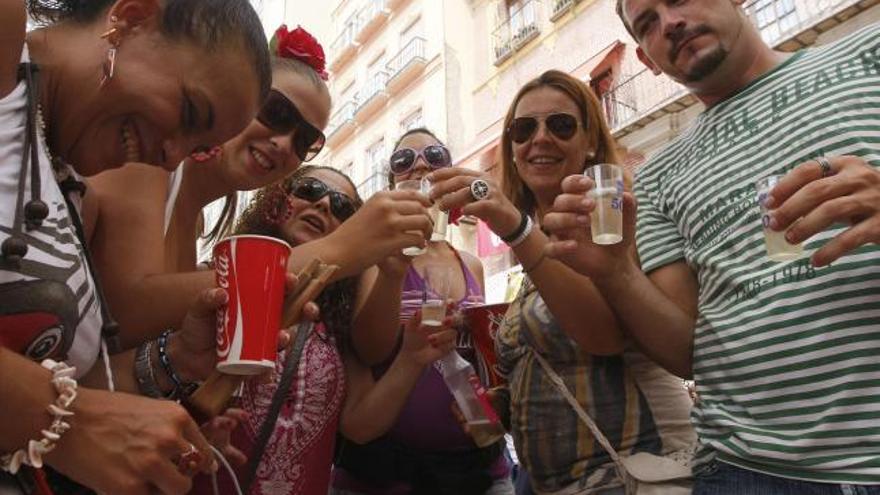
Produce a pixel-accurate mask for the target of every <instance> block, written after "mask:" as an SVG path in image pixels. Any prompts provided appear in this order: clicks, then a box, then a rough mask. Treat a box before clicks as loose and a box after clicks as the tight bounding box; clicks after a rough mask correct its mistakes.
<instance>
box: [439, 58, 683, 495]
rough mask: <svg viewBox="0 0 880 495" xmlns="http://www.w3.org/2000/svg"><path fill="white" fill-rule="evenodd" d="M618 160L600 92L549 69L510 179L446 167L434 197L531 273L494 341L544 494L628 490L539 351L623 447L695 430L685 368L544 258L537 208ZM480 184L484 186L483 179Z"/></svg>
mask: <svg viewBox="0 0 880 495" xmlns="http://www.w3.org/2000/svg"><path fill="white" fill-rule="evenodd" d="M597 163H619V157H618V156H617V148H616V144H615V143H614V140H613V138H612V137H611V134H610V132H609V131H608V126H607V124H606V123H605V121H604V119H603V117H602V110H601V107H600V105H599V102H598V100H597V99H596V97H595V95H593V93H592V92H591V91H590V89H589V88H588V87H587V86H586V84H584V83H583V82H582V81H579V80H577V79H575V78H574V77H572V76H570V75H568V74H565V73H563V72H559V71H548V72H545V73H544V74H542V75H541V76H539V77H538V78H536V79H534V80H532V81H530V82H528V83H527V84H526V85H524V86H523V87H522V88H521V89H520V90H519V92H518V93H517V95H516V96H515V98H514V100H513V102H512V103H511V105H510V108H509V110H508V112H507V115H506V117H505V120H504V130H503V131H502V135H501V167H502V173H503V182H502V183H501V184H500V185H499V184H497V183H496V181H495V180H493V179H492V177H490V176H488V175H486V174H483V173H481V172H478V171H473V170H465V169H459V168H453V169H442V170H437V171H435V172H433V173H432V174H431V176H430V177H431V179H432V180H433V182H434V190H433V193H432V197H434V198H435V199H437V200H440V204H441V207H443V208H456V207H461V208H463V212H464V213H465V214H470V215H475V216H477V217H479V218H480V219H482V220H483V221H485V222H486V224H487V225H488V226H489V228H491V229H492V230H493V231H494V232H495V233H496V234H497V235H498V236H499V237H501V238H502V239H503V240H505V242H507V244H508V245H509V246H510V247H511V248H512V249H513V252H514V253H515V254H516V257H517V259H518V260H519V261H520V263H522V266H523V271H524V272H525V274H526V277H525V278H524V280H523V284H522V286H521V287H520V290H519V294H518V296H517V298H516V300H515V301H514V302H513V303H512V304H511V306H510V308H509V309H508V312H507V315H506V317H505V320H504V323H503V324H502V325H501V328H499V330H498V334H497V337H496V341H495V346H496V351H497V357H498V366H499V368H500V371H501V372H502V374H503V375H505V376H506V379H507V385H506V386H505V387H503V388H501V389H496V390H494V392H495V398H496V399H497V400H496V404H497V405H498V409H499V410H500V411H502V412H507V413H508V414H504V415H505V416H508V417H509V421H510V429H511V430H510V431H511V433H512V434H513V438H514V443H515V445H516V449H517V455H518V457H519V459H520V461H521V462H522V464H523V466H524V468H525V470H526V471H527V472H528V474H529V476H530V478H531V486H532V489H533V490H534V491H535V492H536V493H539V494H548V493H552V494H572V495H573V494H580V493H602V494H609V495H611V494H618V493H619V494H622V493H623V488H622V487H621V486H620V485H621V483H620V480H619V479H617V477H616V476H615V470H614V463H613V462H612V461H611V458H610V456H609V455H608V454H607V453H606V452H605V450H604V449H603V448H602V447H601V446H600V445H599V444H598V443H597V442H596V440H595V438H594V436H593V435H592V433H591V432H590V430H589V429H588V427H587V426H586V425H585V424H584V423H582V422H581V420H580V419H579V418H578V415H577V413H576V412H575V410H574V408H573V407H572V406H571V405H570V404H569V403H568V402H566V400H565V399H564V398H563V396H562V395H561V392H560V390H558V389H557V388H556V387H555V386H554V385H553V382H552V381H551V380H550V376H551V375H550V373H549V372H548V371H547V369H545V368H544V367H543V366H542V365H541V363H540V360H539V357H538V356H540V357H543V358H544V359H545V361H546V362H547V363H549V367H550V370H552V371H553V372H554V373H555V374H557V375H558V376H560V377H561V378H562V380H563V382H564V383H565V385H566V387H567V388H568V390H569V391H570V393H571V394H572V395H573V396H574V397H575V398H576V400H577V402H578V404H579V407H580V408H582V409H584V410H586V411H590V412H591V416H592V417H593V420H594V421H595V423H596V424H597V425H598V427H599V429H600V430H601V431H602V432H604V434H605V436H606V437H608V438H610V441H611V443H612V445H613V446H614V448H615V449H616V450H617V452H618V453H620V454H621V455H629V454H632V453H635V452H648V453H653V454H659V455H665V454H668V453H672V452H676V451H680V450H685V449H687V448H688V447H689V446H690V445H691V443H692V442H693V440H694V438H695V437H694V433H693V430H692V429H691V426H690V424H689V421H688V410H689V402H690V401H689V400H688V397H687V393H686V391H685V389H684V387H682V385H681V382H680V380H678V379H676V378H675V377H673V376H672V375H670V374H668V373H666V372H665V371H663V370H662V369H661V368H659V367H658V366H657V365H656V364H654V363H653V362H651V361H649V360H648V359H647V358H646V357H644V356H643V355H641V354H640V353H639V352H637V351H636V350H635V349H633V348H632V346H631V345H630V343H629V342H628V341H627V339H626V338H625V336H624V333H623V331H622V329H621V328H620V326H619V323H618V321H617V318H616V317H615V315H614V313H613V312H612V311H611V310H610V308H609V307H608V305H607V304H606V302H605V301H604V300H603V298H602V297H601V295H600V294H599V293H598V292H597V291H596V288H595V287H594V286H593V285H592V282H591V281H590V279H589V278H587V277H584V276H581V275H578V274H577V273H575V272H574V271H572V270H570V269H569V268H568V267H566V266H564V265H563V264H562V263H559V262H557V261H555V260H550V259H546V258H545V257H544V255H543V254H542V253H543V247H544V245H545V244H546V243H547V242H548V238H547V236H546V235H545V234H544V233H543V232H542V231H541V229H540V225H539V224H538V222H540V220H539V219H541V218H543V216H544V214H545V213H546V212H547V211H548V210H549V209H550V207H551V206H552V204H553V200H554V198H555V197H556V196H557V195H559V194H560V193H561V192H562V191H561V186H560V183H561V182H562V179H563V178H564V177H566V176H568V175H571V174H575V173H582V172H583V171H584V170H585V169H586V167H588V166H590V165H593V164H597ZM477 186H479V187H477Z"/></svg>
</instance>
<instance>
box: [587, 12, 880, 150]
mask: <svg viewBox="0 0 880 495" xmlns="http://www.w3.org/2000/svg"><path fill="white" fill-rule="evenodd" d="M874 3H875V0H749V1H748V2H746V4H745V5H744V7H743V8H745V10H746V12H747V13H748V15H749V17H750V18H751V20H752V22H754V23H755V25H756V26H758V28H759V30H760V31H761V35H762V36H763V37H764V40H765V41H766V42H767V43H768V44H770V45H771V46H773V47H775V48H778V49H781V50H794V49H797V48H800V47H802V46H805V45H809V44H812V43H814V42H815V39H816V36H817V35H818V33H819V32H820V31H826V30H828V29H830V28H831V27H833V26H834V25H837V24H839V23H840V22H842V19H845V18H849V17H851V16H852V15H855V14H856V13H857V12H858V11H860V10H864V8H867V6H870V5H873V4H874ZM844 11H846V12H847V13H848V15H846V16H842V15H839V14H840V13H841V12H844ZM819 26H821V29H820V28H819ZM695 102H696V99H695V98H694V97H693V96H691V95H689V94H688V93H687V90H686V89H685V88H684V87H683V86H681V85H680V84H678V83H676V82H674V81H672V80H671V79H669V78H668V77H666V76H665V75H661V76H654V74H653V73H652V72H651V71H649V70H647V69H645V70H643V71H641V72H638V73H636V74H633V75H631V76H629V77H624V78H623V79H622V80H621V81H620V83H619V84H618V85H617V86H615V87H613V88H612V89H611V90H610V91H608V92H607V93H606V94H604V95H603V96H602V103H603V106H604V107H605V113H606V115H607V118H608V123H609V126H610V127H611V129H612V131H614V134H615V136H616V137H618V138H619V137H622V136H624V135H626V134H627V133H629V132H631V131H632V130H633V129H635V128H638V127H641V126H642V125H644V124H647V123H648V122H650V121H652V120H654V119H655V118H657V117H659V116H661V115H662V114H665V113H669V112H676V111H679V110H682V109H683V108H686V107H688V106H690V105H692V104H693V103H695Z"/></svg>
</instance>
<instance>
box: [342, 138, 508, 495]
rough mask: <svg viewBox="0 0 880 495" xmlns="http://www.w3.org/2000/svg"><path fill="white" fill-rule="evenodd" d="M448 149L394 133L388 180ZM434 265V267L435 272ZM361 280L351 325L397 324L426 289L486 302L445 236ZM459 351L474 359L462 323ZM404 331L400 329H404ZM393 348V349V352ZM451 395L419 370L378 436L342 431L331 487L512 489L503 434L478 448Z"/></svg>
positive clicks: (419, 172) (413, 175)
mask: <svg viewBox="0 0 880 495" xmlns="http://www.w3.org/2000/svg"><path fill="white" fill-rule="evenodd" d="M451 162H452V160H451V158H450V154H449V150H448V149H447V148H446V146H444V145H443V143H442V142H440V140H438V139H437V137H436V136H435V135H434V134H433V133H431V132H430V131H428V130H427V129H412V130H410V131H408V132H407V133H405V134H404V135H403V136H401V138H400V139H399V140H398V142H397V144H396V145H395V147H394V151H393V152H392V153H391V157H390V159H389V167H390V171H389V172H390V173H389V183H390V186H391V187H392V188H393V187H394V185H395V184H396V183H397V182H399V181H403V180H420V179H422V178H423V177H425V176H426V175H428V174H429V173H431V172H432V171H435V170H439V169H445V168H448V167H450V166H451ZM427 266H431V269H432V272H434V271H435V270H437V268H438V267H440V268H441V269H448V273H449V278H448V280H449V283H448V285H449V287H448V288H446V289H447V290H446V291H445V292H447V293H445V294H436V293H434V292H433V291H434V288H433V287H431V284H430V280H428V277H426V267H427ZM434 273H435V272H434ZM362 284H363V286H362V288H370V287H382V288H383V289H382V290H374V291H372V293H373V294H375V295H377V296H381V297H373V298H371V299H369V300H364V299H363V298H359V301H358V309H357V311H356V313H355V314H356V316H355V320H354V331H355V332H361V331H364V330H366V329H369V328H376V327H380V328H387V327H393V328H398V327H399V326H400V325H401V322H403V321H407V320H409V319H410V318H411V317H412V316H413V314H414V313H415V311H416V310H417V309H418V308H419V307H420V305H421V303H422V300H423V297H424V295H425V294H426V293H427V294H431V295H433V296H435V297H447V296H448V299H450V300H451V301H454V302H453V303H452V304H451V308H450V309H451V310H452V311H458V310H461V309H464V308H467V307H470V306H474V305H478V304H481V303H482V302H483V266H482V264H481V263H480V260H479V259H477V258H475V257H474V256H472V255H470V254H469V253H465V252H459V251H457V250H456V249H455V248H453V247H452V246H451V245H450V244H449V243H447V242H445V241H441V242H430V243H428V245H427V251H426V252H425V253H424V254H422V255H419V256H417V257H415V258H409V257H407V256H403V255H400V254H398V255H396V256H392V257H389V258H388V259H386V260H385V261H384V262H383V263H380V264H379V265H378V267H376V268H371V269H370V270H368V271H367V272H366V273H365V274H364V277H363V278H362ZM461 332H462V334H461V335H460V337H459V339H458V343H457V350H458V352H459V354H461V355H462V357H464V358H465V359H469V360H471V361H472V362H474V364H476V363H475V360H476V354H475V351H474V348H473V345H472V343H471V342H472V341H471V339H470V338H467V336H466V335H465V334H464V332H465V330H464V329H462V330H461ZM404 335H405V334H404ZM393 358H394V356H393V355H392V357H391V359H393ZM391 359H389V360H388V362H386V363H383V364H380V365H378V366H375V367H374V368H373V374H374V375H375V376H377V377H382V378H383V379H384V377H385V376H387V374H384V373H387V372H386V370H388V369H389V363H390V362H391ZM453 403H454V399H453V397H452V394H451V393H450V392H449V389H448V388H447V386H446V384H445V382H444V380H443V376H442V375H441V374H440V372H439V370H438V369H437V368H435V367H433V366H432V367H430V368H428V370H427V371H426V372H425V373H423V374H422V375H421V377H420V378H419V380H418V383H417V384H416V385H415V388H414V389H413V391H412V393H411V394H410V395H409V397H408V399H407V400H406V404H405V406H403V408H402V409H401V410H400V414H399V415H396V421H394V424H393V426H391V428H390V429H389V431H388V433H387V434H385V435H384V436H383V437H382V438H380V439H378V440H375V441H373V442H371V443H368V444H366V445H359V444H362V443H363V441H362V440H363V437H364V435H358V434H357V433H358V432H357V431H356V430H354V429H351V428H350V429H349V430H348V431H343V434H344V436H345V443H343V444H342V447H341V449H340V457H339V458H338V459H337V462H336V466H335V469H334V475H333V491H332V492H331V493H333V494H335V495H379V494H401V495H404V494H413V495H416V494H426V495H431V494H436V495H440V494H449V495H453V494H455V495H458V494H461V495H483V494H512V493H513V485H512V484H511V481H510V466H509V464H508V462H507V459H506V457H505V456H504V451H503V449H504V448H505V447H504V445H503V442H499V443H498V444H496V445H493V446H491V447H488V448H478V447H477V446H476V445H475V444H474V442H473V440H472V439H471V438H470V437H469V436H468V435H467V433H465V432H464V430H463V429H462V426H461V425H460V424H459V422H458V421H457V420H456V419H455V417H454V416H453V414H452V404H453Z"/></svg>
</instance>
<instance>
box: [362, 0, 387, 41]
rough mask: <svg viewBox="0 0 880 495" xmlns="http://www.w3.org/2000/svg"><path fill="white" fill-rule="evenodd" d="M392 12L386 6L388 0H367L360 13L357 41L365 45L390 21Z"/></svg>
mask: <svg viewBox="0 0 880 495" xmlns="http://www.w3.org/2000/svg"><path fill="white" fill-rule="evenodd" d="M389 15H391V10H390V9H389V8H388V6H387V5H386V0H367V1H366V5H364V6H363V7H362V8H361V10H360V11H359V12H358V20H359V22H358V30H357V35H356V36H355V41H357V42H358V43H360V44H362V45H363V44H365V43H366V42H367V41H369V40H370V38H371V37H372V36H373V35H374V34H376V32H378V31H379V28H381V27H382V25H383V24H385V21H387V20H388V16H389Z"/></svg>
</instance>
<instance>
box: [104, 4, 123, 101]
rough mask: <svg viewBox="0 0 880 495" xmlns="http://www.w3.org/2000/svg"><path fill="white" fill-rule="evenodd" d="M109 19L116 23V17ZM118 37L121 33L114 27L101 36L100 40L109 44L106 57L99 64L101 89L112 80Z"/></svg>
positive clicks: (114, 70) (114, 71)
mask: <svg viewBox="0 0 880 495" xmlns="http://www.w3.org/2000/svg"><path fill="white" fill-rule="evenodd" d="M110 19H111V20H112V21H114V22H115V21H116V17H111V18H110ZM120 37H121V32H120V31H119V28H115V27H114V28H111V29H110V30H108V31H106V32H105V33H103V34H101V38H102V39H105V40H107V41H108V42H109V43H110V48H109V49H108V50H107V57H106V58H105V59H104V63H103V64H101V84H100V87H102V88H103V87H104V86H105V85H106V84H107V83H108V82H110V80H111V79H113V75H114V74H115V73H116V49H117V48H119V38H120Z"/></svg>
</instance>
